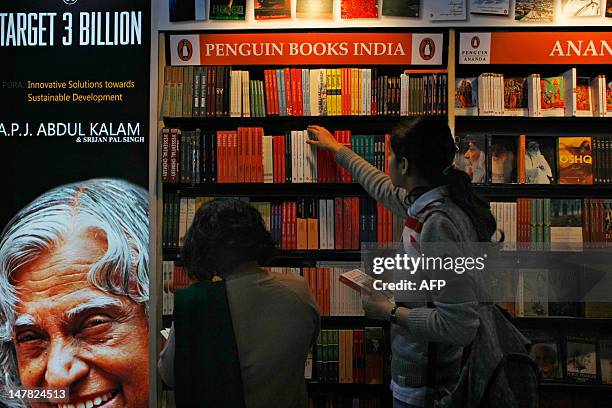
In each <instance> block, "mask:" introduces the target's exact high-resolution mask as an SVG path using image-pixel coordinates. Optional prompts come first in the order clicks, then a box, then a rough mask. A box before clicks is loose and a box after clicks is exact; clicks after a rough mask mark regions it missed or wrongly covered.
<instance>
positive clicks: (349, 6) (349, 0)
mask: <svg viewBox="0 0 612 408" xmlns="http://www.w3.org/2000/svg"><path fill="white" fill-rule="evenodd" d="M340 10H341V12H340V16H341V18H343V19H351V18H378V0H342V3H341V4H340Z"/></svg>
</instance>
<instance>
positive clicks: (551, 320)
mask: <svg viewBox="0 0 612 408" xmlns="http://www.w3.org/2000/svg"><path fill="white" fill-rule="evenodd" d="M558 29H559V30H560V31H563V28H558ZM531 30H535V31H536V32H545V31H544V29H524V30H518V29H516V30H504V31H503V32H504V33H508V32H509V33H512V32H519V33H520V32H525V31H531ZM256 31H258V32H263V33H268V32H269V31H267V30H256ZM346 31H347V32H348V33H353V34H354V33H365V34H366V35H367V34H371V33H373V32H375V31H376V32H379V31H380V30H376V29H370V30H353V29H348V30H346ZM385 31H388V32H389V33H392V34H405V33H409V34H410V33H423V32H433V33H436V34H442V35H443V39H442V44H443V46H442V47H441V49H442V50H443V56H442V60H441V63H440V64H437V65H436V66H434V67H433V68H434V69H436V70H442V72H444V73H445V74H446V75H447V78H448V81H447V84H446V85H447V88H446V90H445V91H446V94H447V95H450V96H451V97H449V98H448V99H449V104H448V107H447V113H446V114H445V115H442V116H446V117H447V118H448V121H449V125H450V126H451V129H453V130H454V133H455V135H456V136H459V137H461V136H462V135H465V134H474V133H475V134H483V135H491V134H494V135H497V134H500V135H516V136H518V135H519V134H527V136H530V135H533V136H537V137H559V136H578V135H587V136H606V137H610V136H611V135H610V128H611V127H610V125H611V124H612V118H611V117H596V116H594V117H565V116H564V117H529V116H523V117H518V116H463V115H459V114H456V112H455V106H454V103H453V97H452V96H454V95H455V92H456V84H455V79H456V78H457V77H468V76H478V75H479V74H480V73H483V72H499V73H503V74H506V75H511V76H527V75H530V74H531V73H533V72H536V71H537V72H539V73H541V75H542V77H544V76H552V75H556V74H560V73H563V72H564V71H566V70H567V69H569V68H572V67H577V68H578V69H579V72H580V73H581V74H584V75H588V76H595V75H599V74H606V75H607V76H608V78H612V69H611V68H610V66H609V65H607V66H605V65H604V66H601V65H594V64H557V65H553V64H551V65H545V64H540V65H537V64H536V65H533V64H528V63H521V62H517V63H513V64H508V63H505V64H487V65H466V64H461V57H460V55H461V47H460V44H461V32H455V31H454V30H435V29H432V30H428V31H423V30H412V31H407V30H405V29H398V28H390V29H385ZM486 31H487V32H491V31H494V32H495V31H496V30H495V29H494V30H491V29H487V30H486ZM497 31H500V32H501V30H497ZM573 31H575V30H568V32H573ZM285 32H286V33H287V34H292V35H293V34H297V35H299V34H304V33H306V31H304V30H292V29H288V30H283V33H285ZM316 32H317V33H325V34H328V35H333V34H334V33H335V32H338V30H325V29H317V30H316ZM342 32H344V31H342ZM471 32H484V29H482V30H479V29H472V28H470V33H471ZM209 33H210V34H222V33H221V32H220V31H206V32H199V33H198V34H209ZM236 33H238V34H240V33H244V34H252V33H253V31H252V30H244V31H232V34H236ZM171 35H176V33H164V34H163V35H162V36H163V38H162V40H161V41H160V44H163V47H162V48H163V49H164V50H163V52H160V55H161V56H162V58H160V67H159V68H160V72H162V73H163V71H164V67H166V66H167V65H168V64H169V62H170V60H171V55H170V54H171V53H172V49H173V43H172V40H171V37H170V36H171ZM375 61H376V59H375V58H371V59H370V61H369V64H365V65H361V64H351V63H346V64H345V63H343V62H342V59H338V60H337V61H334V62H331V63H330V62H329V61H328V62H326V63H317V62H315V63H313V65H312V66H308V65H304V66H302V65H299V67H300V68H307V69H308V68H312V69H320V68H323V69H329V68H334V67H361V68H363V67H365V68H374V67H376V68H377V73H378V75H392V76H399V75H400V74H401V73H402V72H403V71H404V70H405V69H412V68H416V69H417V70H422V71H421V73H427V72H430V71H428V70H427V68H428V67H426V66H416V67H414V66H411V65H410V64H397V63H394V64H387V63H383V64H381V65H379V64H378V63H376V62H375ZM167 62H168V63H167ZM203 65H205V64H203ZM231 66H232V69H235V70H241V71H248V72H249V75H250V76H249V78H250V79H254V80H257V81H265V71H266V70H271V69H275V70H276V69H284V68H286V67H288V66H289V67H295V66H293V65H288V64H283V63H281V62H279V61H275V62H272V63H267V64H259V63H258V64H255V65H248V64H244V62H240V65H238V64H231ZM413 72H416V71H413ZM163 82H164V81H163V75H162V77H161V80H160V94H161V93H163V92H164V89H163ZM266 92H267V91H266ZM161 99H162V98H161V97H160V100H161ZM163 110H164V109H163V107H161V106H160V111H163ZM409 116H411V115H402V116H400V115H395V114H387V115H344V114H341V115H333V116H329V115H324V116H310V115H306V116H292V115H289V116H280V115H272V116H264V117H232V116H204V117H193V116H192V117H173V116H168V115H165V116H164V115H162V116H161V117H160V122H159V129H160V130H161V129H162V128H164V127H165V128H179V129H181V130H182V131H187V132H191V131H195V130H196V129H206V130H208V131H216V130H224V131H225V130H236V129H238V128H239V127H252V128H255V127H257V128H263V129H264V134H265V135H269V134H272V135H277V134H278V135H285V132H286V131H287V130H296V129H300V130H303V129H305V128H306V126H308V125H310V124H319V125H322V126H326V127H328V128H330V129H331V130H347V129H350V130H351V131H352V132H353V134H372V133H374V134H385V133H387V132H388V131H389V130H390V128H391V126H393V124H394V123H396V122H397V121H398V120H399V119H401V118H404V117H409ZM586 129H588V130H586ZM285 137H286V136H285ZM160 145H161V143H160ZM162 154H163V153H162V148H161V146H160V148H159V152H158V157H159V160H158V163H160V164H161V162H162V160H161V158H162ZM158 167H161V166H158ZM161 171H162V170H161V168H160V169H159V172H160V174H159V175H158V191H159V197H161V196H162V195H163V194H165V193H171V194H175V195H177V196H178V197H181V198H195V197H237V196H240V197H248V198H250V199H251V200H253V201H269V202H273V201H292V200H296V199H302V198H306V199H322V198H323V199H329V198H333V197H356V198H365V197H367V194H366V193H365V191H364V190H363V188H362V187H361V186H359V185H358V184H355V183H349V182H345V183H337V182H333V183H327V182H318V183H287V182H283V183H261V182H257V183H234V182H230V183H211V182H203V183H180V182H179V183H162V182H161ZM474 187H475V189H476V190H477V191H478V192H479V193H480V194H482V195H484V196H485V197H487V198H488V199H489V200H491V201H496V202H497V201H498V202H513V201H514V200H515V199H516V198H517V197H520V198H533V199H553V200H558V199H582V198H585V197H588V198H599V199H608V198H612V184H556V183H555V184H549V185H542V184H519V183H500V184H493V183H485V184H475V185H474ZM162 206H163V203H161V204H160V205H158V213H159V214H162V213H163V208H162ZM158 219H159V222H158V225H163V220H161V216H160V217H158ZM159 241H160V242H161V239H159ZM158 245H159V244H158ZM159 253H160V254H163V255H162V256H161V257H159V259H158V263H161V262H162V261H175V262H177V263H180V251H179V250H178V248H162V247H161V245H159ZM559 255H560V256H561V257H563V256H564V254H559ZM507 259H508V260H509V261H510V262H512V259H513V258H512V254H507ZM359 260H360V252H359V251H357V250H327V249H323V250H314V249H311V250H279V251H278V254H277V256H276V257H275V259H274V261H273V264H272V265H270V266H278V267H281V266H282V267H314V266H316V265H317V263H320V262H323V263H325V262H344V263H356V262H359ZM522 266H524V267H528V266H529V265H522ZM537 266H538V265H537V263H536V264H534V265H531V267H537ZM161 320H162V321H161V322H160V324H163V325H164V326H168V325H169V324H170V322H171V316H169V315H164V316H163V317H162V318H161ZM321 322H322V328H323V329H326V330H334V329H340V330H347V329H357V328H364V327H368V326H378V327H383V328H384V330H385V332H386V333H387V335H388V324H385V323H381V322H377V321H372V320H370V319H367V318H365V317H363V316H323V317H322V320H321ZM513 322H514V323H515V324H516V325H517V327H519V328H520V329H523V328H526V329H530V328H544V329H549V330H553V331H556V332H557V333H559V336H560V337H559V342H562V341H563V338H564V337H563V336H565V331H564V330H565V328H567V327H572V328H578V329H581V330H586V331H599V332H600V333H603V334H605V335H608V334H610V333H608V331H606V330H602V328H609V327H610V322H612V316H611V318H588V317H566V316H546V317H515V318H514V319H513ZM558 351H559V353H560V358H563V356H564V354H563V353H562V348H560V349H559V350H558ZM598 365H599V363H598ZM599 380H600V377H599V374H598V381H599ZM308 389H309V393H311V394H312V395H325V394H350V395H360V396H363V395H365V396H370V397H374V398H380V400H381V401H384V402H389V398H390V394H389V391H388V386H387V385H386V379H384V381H383V384H378V385H374V384H371V385H367V386H366V385H364V384H350V383H330V382H320V381H316V380H312V381H309V382H308ZM559 391H567V392H571V393H572V394H576V395H578V394H589V393H597V394H602V395H604V396H605V398H612V386H607V385H601V384H572V383H568V382H566V381H563V380H556V381H546V382H543V383H542V385H541V392H542V394H543V398H544V399H546V398H548V397H550V398H552V397H553V396H554V395H555V393H558V392H559Z"/></svg>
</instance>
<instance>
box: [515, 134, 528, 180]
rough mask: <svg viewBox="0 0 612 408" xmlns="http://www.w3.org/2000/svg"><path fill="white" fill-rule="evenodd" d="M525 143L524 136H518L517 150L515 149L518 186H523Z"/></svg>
mask: <svg viewBox="0 0 612 408" xmlns="http://www.w3.org/2000/svg"><path fill="white" fill-rule="evenodd" d="M525 143H526V136H525V134H522V135H520V136H519V139H518V149H517V152H518V166H517V173H518V182H519V183H520V184H525V155H526V154H527V150H526V147H525Z"/></svg>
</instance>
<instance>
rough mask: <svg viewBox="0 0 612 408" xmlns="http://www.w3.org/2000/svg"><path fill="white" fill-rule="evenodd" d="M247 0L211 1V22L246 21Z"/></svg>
mask: <svg viewBox="0 0 612 408" xmlns="http://www.w3.org/2000/svg"><path fill="white" fill-rule="evenodd" d="M245 16H246V0H210V15H209V18H210V19H211V20H244V19H245Z"/></svg>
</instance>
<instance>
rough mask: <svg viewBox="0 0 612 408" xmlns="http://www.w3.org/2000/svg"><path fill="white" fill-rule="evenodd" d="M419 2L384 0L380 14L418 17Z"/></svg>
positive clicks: (412, 0) (413, 0) (414, 0)
mask: <svg viewBox="0 0 612 408" xmlns="http://www.w3.org/2000/svg"><path fill="white" fill-rule="evenodd" d="M420 11H421V2H420V1H419V0H385V1H383V6H382V15H383V16H390V17H419V16H420Z"/></svg>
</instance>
